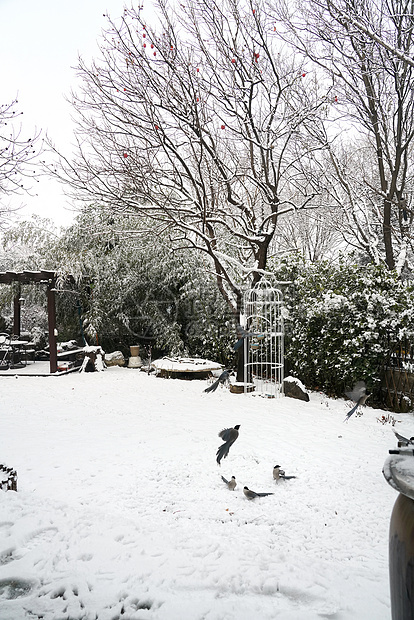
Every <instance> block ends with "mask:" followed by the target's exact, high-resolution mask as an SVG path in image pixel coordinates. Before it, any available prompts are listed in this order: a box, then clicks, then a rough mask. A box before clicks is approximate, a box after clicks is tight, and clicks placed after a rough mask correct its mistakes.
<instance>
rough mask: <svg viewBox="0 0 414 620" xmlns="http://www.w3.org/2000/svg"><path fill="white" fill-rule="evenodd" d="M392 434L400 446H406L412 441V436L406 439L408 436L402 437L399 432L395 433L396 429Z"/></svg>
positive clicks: (413, 438) (413, 440)
mask: <svg viewBox="0 0 414 620" xmlns="http://www.w3.org/2000/svg"><path fill="white" fill-rule="evenodd" d="M393 430H394V429H393ZM394 435H395V436H396V438H397V439H398V443H399V444H401V445H402V446H408V445H409V444H413V443H414V437H410V439H408V437H404V435H400V433H397V431H396V430H394Z"/></svg>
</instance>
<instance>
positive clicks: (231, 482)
mask: <svg viewBox="0 0 414 620" xmlns="http://www.w3.org/2000/svg"><path fill="white" fill-rule="evenodd" d="M221 479H222V480H223V482H224V483H225V484H227V486H228V488H229V489H230V491H234V489H235V487H236V484H237V482H236V478H235V477H234V476H232V477H231V478H230V480H226V479H225V477H224V476H222V477H221Z"/></svg>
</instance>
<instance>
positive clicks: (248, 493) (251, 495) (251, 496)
mask: <svg viewBox="0 0 414 620" xmlns="http://www.w3.org/2000/svg"><path fill="white" fill-rule="evenodd" d="M243 493H244V494H245V496H246V497H247V499H254V498H255V497H266V496H267V495H274V493H256V492H255V491H251V490H250V489H249V488H248V487H244V489H243Z"/></svg>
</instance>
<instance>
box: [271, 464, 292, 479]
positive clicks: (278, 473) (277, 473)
mask: <svg viewBox="0 0 414 620" xmlns="http://www.w3.org/2000/svg"><path fill="white" fill-rule="evenodd" d="M273 478H274V479H275V480H276V482H279V480H292V479H293V478H296V476H286V474H285V472H284V470H283V469H281V468H280V465H275V466H274V467H273Z"/></svg>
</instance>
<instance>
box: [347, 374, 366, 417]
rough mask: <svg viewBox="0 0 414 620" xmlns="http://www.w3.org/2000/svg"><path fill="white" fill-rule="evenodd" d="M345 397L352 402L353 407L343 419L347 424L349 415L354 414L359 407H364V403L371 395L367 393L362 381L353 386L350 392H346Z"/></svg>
mask: <svg viewBox="0 0 414 620" xmlns="http://www.w3.org/2000/svg"><path fill="white" fill-rule="evenodd" d="M346 395H347V396H348V398H350V399H351V400H353V401H354V403H355V406H354V407H352V409H351V410H350V411H348V413H347V414H346V417H345V419H344V422H347V421H348V420H349V418H350V417H351V415H352V414H353V413H355V411H356V410H357V409H358V407H359V406H360V405H365V401H366V400H367V398H368V397H369V396H371V394H370V393H369V392H367V386H366V385H365V383H364V382H363V381H358V383H356V384H355V387H354V389H353V390H352V392H346Z"/></svg>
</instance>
